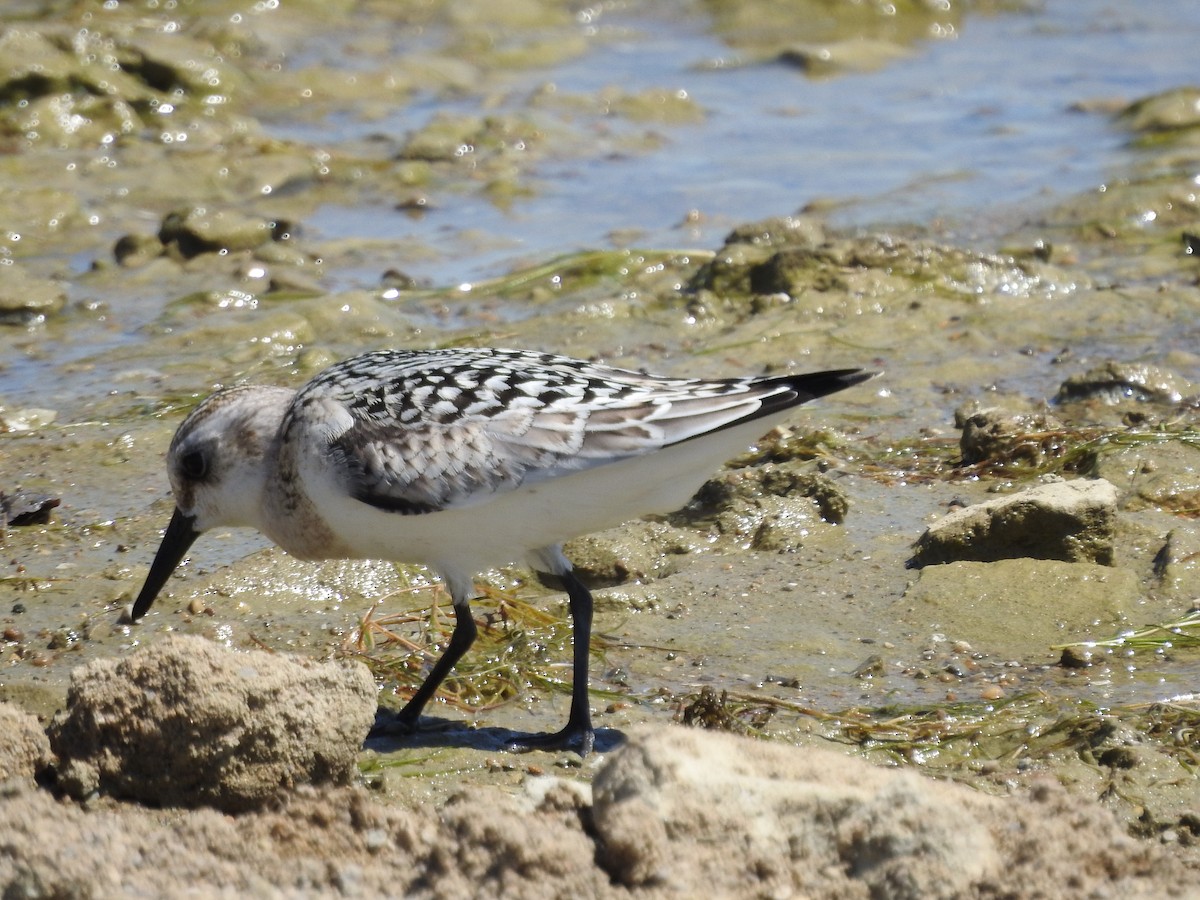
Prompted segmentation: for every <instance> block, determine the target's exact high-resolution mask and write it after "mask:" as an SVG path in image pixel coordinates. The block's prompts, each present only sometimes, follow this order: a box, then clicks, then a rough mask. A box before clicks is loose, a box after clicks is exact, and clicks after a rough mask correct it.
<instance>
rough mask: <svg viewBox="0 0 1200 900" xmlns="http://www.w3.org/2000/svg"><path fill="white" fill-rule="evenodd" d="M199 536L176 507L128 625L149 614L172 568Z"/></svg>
mask: <svg viewBox="0 0 1200 900" xmlns="http://www.w3.org/2000/svg"><path fill="white" fill-rule="evenodd" d="M199 536H200V532H199V531H197V530H196V519H195V517H194V516H185V515H184V514H183V513H181V512H180V511H179V508H178V507H176V508H175V513H174V515H172V516H171V521H170V523H169V524H168V525H167V530H166V532H165V533H164V534H163V539H162V543H161V544H159V545H158V553H156V554H155V555H154V562H152V563H151V564H150V574H149V575H147V576H146V583H145V584H143V585H142V592H141V593H140V594H138V596H137V599H136V600H135V601H133V610H132V611H131V612H130V613H129V619H128V621H130V622H136V621H137V620H138V619H140V618H141V617H142V616H144V615H145V614H146V613H148V612H149V611H150V606H151V604H152V603H154V598H155V597H157V596H158V592H159V591H161V590H162V588H163V585H164V584H166V583H167V579H168V578H170V577H171V573H172V572H174V571H175V567H176V566H178V565H179V563H180V561H181V560H182V559H183V557H184V554H186V553H187V552H188V548H189V547H191V546H192V543H193V542H194V541H195V540H196V538H198V537H199Z"/></svg>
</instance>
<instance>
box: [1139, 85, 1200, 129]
mask: <svg viewBox="0 0 1200 900" xmlns="http://www.w3.org/2000/svg"><path fill="white" fill-rule="evenodd" d="M1120 118H1121V120H1122V121H1123V122H1124V123H1125V125H1126V127H1128V128H1130V129H1131V130H1133V131H1136V132H1138V133H1139V134H1163V133H1168V134H1169V133H1173V132H1180V131H1185V130H1187V129H1191V128H1198V127H1200V87H1194V86H1188V87H1178V88H1172V89H1171V90H1169V91H1164V92H1163V93H1161V94H1153V95H1152V96H1149V97H1144V98H1143V99H1141V100H1137V101H1135V102H1134V103H1131V104H1129V106H1128V107H1127V108H1126V109H1125V110H1124V111H1123V112H1122V113H1121V116H1120Z"/></svg>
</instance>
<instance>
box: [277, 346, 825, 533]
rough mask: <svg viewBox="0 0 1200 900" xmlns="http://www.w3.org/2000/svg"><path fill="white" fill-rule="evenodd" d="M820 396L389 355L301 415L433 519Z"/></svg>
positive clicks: (542, 359) (477, 354)
mask: <svg viewBox="0 0 1200 900" xmlns="http://www.w3.org/2000/svg"><path fill="white" fill-rule="evenodd" d="M810 396H811V395H806V396H803V397H800V396H798V394H797V391H796V389H795V387H794V386H793V385H791V384H789V383H788V382H786V381H785V380H783V379H734V380H729V381H696V380H682V379H663V378H653V377H650V376H645V375H642V374H640V373H637V372H630V371H627V370H621V369H610V368H607V367H602V366H594V365H590V364H586V363H581V362H578V361H576V360H569V359H566V358H564V357H554V356H549V355H544V354H533V353H526V352H523V351H498V350H487V351H463V350H455V351H427V352H412V351H382V352H380V353H377V354H368V355H366V356H363V357H356V358H355V359H352V360H347V361H346V362H345V363H341V364H339V365H338V366H335V367H333V369H330V370H327V371H326V372H325V373H323V374H322V375H320V376H318V377H317V378H316V379H314V380H313V381H312V382H310V383H309V385H307V386H306V387H305V388H304V389H302V390H301V392H300V393H299V394H298V395H297V398H296V400H295V402H294V403H293V407H292V408H293V412H294V413H295V416H294V418H295V419H297V420H305V421H309V422H315V421H320V422H322V423H324V425H323V427H324V428H325V430H326V433H325V434H324V435H323V437H324V440H325V442H326V448H325V451H324V452H326V453H327V454H328V457H327V458H328V461H329V462H330V463H331V464H332V465H333V466H334V468H335V469H336V470H337V472H338V473H339V477H340V479H341V482H342V485H343V487H344V489H345V490H347V491H348V492H349V493H350V494H351V495H352V496H354V497H356V498H357V499H359V500H361V501H362V502H364V503H368V504H370V505H372V506H375V507H378V508H381V509H386V510H390V511H394V512H400V513H428V512H435V511H437V510H441V509H448V508H451V507H459V506H468V505H471V504H473V503H478V502H482V501H484V500H486V499H488V498H489V497H491V496H493V495H495V494H497V493H501V492H504V491H509V490H513V489H515V488H517V487H519V486H520V485H522V484H528V483H531V482H537V481H546V480H550V479H553V478H556V477H559V476H562V475H567V474H569V473H572V472H578V471H580V470H582V469H586V468H590V467H592V466H597V465H603V464H606V463H610V462H615V461H617V460H621V459H626V458H628V457H630V456H637V455H641V454H645V453H651V452H653V451H655V450H658V449H660V448H662V447H664V446H667V445H670V444H674V443H678V442H680V441H684V440H689V439H692V438H696V437H700V436H702V435H704V434H706V433H709V432H711V431H714V430H717V429H720V428H723V427H727V426H729V425H732V424H735V423H737V422H741V421H745V420H747V419H750V418H754V417H756V416H759V415H764V414H766V413H767V412H770V411H774V410H775V409H778V408H783V407H786V406H791V405H795V404H796V403H800V402H803V401H804V400H805V399H810ZM288 427H297V426H296V424H295V423H293V422H289V423H285V428H288Z"/></svg>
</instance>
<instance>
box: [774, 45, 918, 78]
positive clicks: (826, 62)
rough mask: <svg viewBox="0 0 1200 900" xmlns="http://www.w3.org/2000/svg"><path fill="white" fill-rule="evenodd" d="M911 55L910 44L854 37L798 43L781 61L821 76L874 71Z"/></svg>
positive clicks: (810, 73)
mask: <svg viewBox="0 0 1200 900" xmlns="http://www.w3.org/2000/svg"><path fill="white" fill-rule="evenodd" d="M910 55H911V51H909V50H908V49H907V48H905V47H902V46H900V45H899V44H893V43H891V42H890V41H880V40H874V39H872V38H864V37H854V38H850V39H849V40H844V41H830V42H828V43H824V44H796V45H794V46H791V47H788V48H787V49H786V50H783V51H782V52H781V53H780V54H779V61H780V62H782V63H785V64H787V65H789V66H795V67H796V68H797V69H800V70H802V71H803V72H804V73H805V74H807V75H812V76H814V77H818V78H820V77H830V76H833V75H839V74H841V73H843V72H873V71H875V70H876V69H881V68H883V67H884V66H886V65H890V64H891V63H894V62H896V61H897V60H901V59H905V58H907V57H908V56H910Z"/></svg>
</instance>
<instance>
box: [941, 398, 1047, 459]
mask: <svg viewBox="0 0 1200 900" xmlns="http://www.w3.org/2000/svg"><path fill="white" fill-rule="evenodd" d="M954 419H955V424H956V425H957V426H958V427H959V428H961V429H962V438H961V439H960V440H959V447H960V448H961V450H962V461H963V465H968V466H970V465H974V464H975V463H980V462H985V461H992V462H1001V463H1002V462H1008V461H1011V460H1014V459H1021V460H1023V461H1025V462H1028V463H1030V464H1032V465H1039V464H1040V463H1041V462H1042V460H1043V457H1044V456H1045V454H1046V450H1047V446H1046V440H1045V439H1044V438H1043V437H1041V435H1044V434H1046V433H1047V432H1056V431H1061V430H1062V428H1063V423H1062V422H1060V421H1059V420H1058V419H1056V418H1054V416H1052V415H1050V414H1049V413H1046V412H1027V413H1020V412H1011V411H1009V410H1006V409H1001V408H999V407H995V406H993V407H989V408H987V409H980V410H975V411H974V412H971V413H967V412H966V411H960V412H955V414H954Z"/></svg>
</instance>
